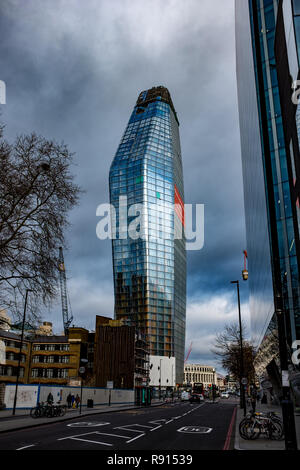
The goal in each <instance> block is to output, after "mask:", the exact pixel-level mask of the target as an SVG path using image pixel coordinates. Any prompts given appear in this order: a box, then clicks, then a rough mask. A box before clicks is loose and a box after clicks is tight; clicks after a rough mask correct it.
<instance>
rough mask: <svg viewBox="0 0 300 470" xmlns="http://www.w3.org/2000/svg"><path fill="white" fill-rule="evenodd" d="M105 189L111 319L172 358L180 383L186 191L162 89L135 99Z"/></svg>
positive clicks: (175, 128)
mask: <svg viewBox="0 0 300 470" xmlns="http://www.w3.org/2000/svg"><path fill="white" fill-rule="evenodd" d="M109 184H110V202H111V205H112V206H113V207H114V209H115V213H114V214H113V217H112V220H114V219H115V221H116V228H117V236H116V238H115V239H113V240H112V250H113V272H114V290H115V316H116V319H121V318H122V319H125V320H126V321H127V322H128V324H135V325H137V326H138V328H139V329H140V330H141V331H143V332H144V333H145V335H146V336H147V338H148V341H149V346H150V354H151V355H158V356H175V358H176V382H177V383H182V381H183V363H184V348H185V315H186V253H185V239H184V233H183V235H182V237H181V238H180V236H177V235H176V234H177V233H180V232H181V231H182V232H183V230H182V229H183V226H184V210H183V209H182V208H183V204H184V189H183V172H182V162H181V150H180V140H179V122H178V119H177V115H176V112H175V109H174V106H173V103H172V100H171V96H170V94H169V92H168V90H167V89H166V88H164V87H155V88H152V89H150V90H146V91H143V92H141V93H140V95H139V97H138V100H137V102H136V106H135V107H134V110H133V112H132V114H131V117H130V119H129V122H128V125H127V127H126V130H125V132H124V135H123V137H122V140H121V142H120V145H119V147H118V150H117V152H116V155H115V157H114V160H113V162H112V165H111V168H110V175H109ZM174 203H175V204H176V206H175V210H173V207H174V206H173V205H174ZM136 204H138V205H141V206H137V207H138V208H139V209H138V212H135V210H134V208H133V205H136ZM170 205H171V206H170ZM136 214H139V219H138V218H137V217H136ZM124 222H125V225H126V226H128V231H127V228H126V227H125V228H124ZM132 227H133V228H134V229H136V230H135V233H133V232H132V230H131V228H132ZM136 232H139V234H138V236H137V234H136Z"/></svg>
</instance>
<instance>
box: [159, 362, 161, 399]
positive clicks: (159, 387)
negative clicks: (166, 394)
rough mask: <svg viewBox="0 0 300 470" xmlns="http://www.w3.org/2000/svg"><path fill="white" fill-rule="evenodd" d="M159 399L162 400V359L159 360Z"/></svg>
mask: <svg viewBox="0 0 300 470" xmlns="http://www.w3.org/2000/svg"><path fill="white" fill-rule="evenodd" d="M159 399H161V359H160V360H159Z"/></svg>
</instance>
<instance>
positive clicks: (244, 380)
mask: <svg viewBox="0 0 300 470" xmlns="http://www.w3.org/2000/svg"><path fill="white" fill-rule="evenodd" d="M247 383H248V380H247V379H246V377H243V378H242V384H243V385H247Z"/></svg>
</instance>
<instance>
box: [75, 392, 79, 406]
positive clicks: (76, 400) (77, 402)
mask: <svg viewBox="0 0 300 470" xmlns="http://www.w3.org/2000/svg"><path fill="white" fill-rule="evenodd" d="M75 402H76V408H78V406H79V403H80V398H79V395H78V394H77V395H76V398H75Z"/></svg>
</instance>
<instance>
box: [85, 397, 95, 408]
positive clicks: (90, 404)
mask: <svg viewBox="0 0 300 470" xmlns="http://www.w3.org/2000/svg"><path fill="white" fill-rule="evenodd" d="M93 406H94V401H93V400H91V399H90V398H89V399H88V401H87V407H88V408H93Z"/></svg>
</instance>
